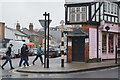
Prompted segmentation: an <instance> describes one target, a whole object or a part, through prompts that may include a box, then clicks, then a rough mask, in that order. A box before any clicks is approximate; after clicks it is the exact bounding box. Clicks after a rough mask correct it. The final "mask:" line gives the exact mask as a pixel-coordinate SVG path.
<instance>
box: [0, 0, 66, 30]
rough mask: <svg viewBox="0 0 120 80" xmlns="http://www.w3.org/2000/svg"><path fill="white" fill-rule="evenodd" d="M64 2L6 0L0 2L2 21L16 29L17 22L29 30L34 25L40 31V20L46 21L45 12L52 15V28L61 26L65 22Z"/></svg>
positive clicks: (58, 0) (62, 0)
mask: <svg viewBox="0 0 120 80" xmlns="http://www.w3.org/2000/svg"><path fill="white" fill-rule="evenodd" d="M64 3H65V2H64V0H34V1H33V0H16V1H15V0H4V1H1V2H0V21H1V22H5V24H6V26H8V27H11V28H15V25H16V23H17V22H19V23H20V25H21V27H26V28H28V26H29V23H33V25H34V29H36V28H37V29H40V28H41V25H40V23H39V21H38V20H39V19H44V16H43V14H44V13H45V12H47V13H50V19H51V20H52V22H51V24H50V26H51V27H55V26H58V25H60V21H61V20H64V16H65V15H64V13H65V12H64Z"/></svg>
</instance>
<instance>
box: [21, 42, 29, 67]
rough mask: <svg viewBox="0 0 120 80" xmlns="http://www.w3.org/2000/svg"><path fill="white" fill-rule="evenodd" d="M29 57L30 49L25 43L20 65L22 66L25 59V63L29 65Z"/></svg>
mask: <svg viewBox="0 0 120 80" xmlns="http://www.w3.org/2000/svg"><path fill="white" fill-rule="evenodd" d="M27 58H28V49H27V48H26V44H23V47H22V48H21V60H20V63H19V67H21V64H22V62H23V61H25V63H24V64H27V66H29V63H28V59H27Z"/></svg>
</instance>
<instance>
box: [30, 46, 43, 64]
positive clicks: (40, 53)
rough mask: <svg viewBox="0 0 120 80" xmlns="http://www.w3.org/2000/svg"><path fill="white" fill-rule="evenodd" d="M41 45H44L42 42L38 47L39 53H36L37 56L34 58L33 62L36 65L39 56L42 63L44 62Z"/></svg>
mask: <svg viewBox="0 0 120 80" xmlns="http://www.w3.org/2000/svg"><path fill="white" fill-rule="evenodd" d="M41 47H42V44H40V45H39V46H38V47H37V55H36V58H35V59H34V60H33V62H32V64H33V65H35V61H36V60H37V59H38V57H39V58H40V61H41V63H42V64H44V63H43V58H42V51H41Z"/></svg>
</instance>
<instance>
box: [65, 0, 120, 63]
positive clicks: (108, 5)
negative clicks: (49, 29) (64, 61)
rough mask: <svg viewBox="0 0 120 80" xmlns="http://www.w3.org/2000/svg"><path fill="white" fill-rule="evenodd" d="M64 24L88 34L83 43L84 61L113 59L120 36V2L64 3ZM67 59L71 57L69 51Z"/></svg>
mask: <svg viewBox="0 0 120 80" xmlns="http://www.w3.org/2000/svg"><path fill="white" fill-rule="evenodd" d="M69 1H70V0H69ZM65 23H66V25H76V24H78V25H81V29H83V30H84V31H86V32H87V33H88V34H89V37H88V38H87V39H86V40H87V41H86V43H85V45H86V46H85V53H84V54H86V55H85V58H84V59H85V61H87V60H90V59H95V58H97V59H115V53H116V46H117V47H118V46H119V45H118V44H119V43H118V42H119V36H120V2H118V1H115V2H110V1H107V0H106V1H101V2H90V1H88V2H76V3H72V2H66V4H65ZM72 43H73V42H72ZM71 46H72V45H71ZM68 47H69V46H68ZM68 50H69V48H68ZM72 54H74V53H72ZM68 57H71V56H69V51H68ZM70 59H71V60H70V61H72V58H70Z"/></svg>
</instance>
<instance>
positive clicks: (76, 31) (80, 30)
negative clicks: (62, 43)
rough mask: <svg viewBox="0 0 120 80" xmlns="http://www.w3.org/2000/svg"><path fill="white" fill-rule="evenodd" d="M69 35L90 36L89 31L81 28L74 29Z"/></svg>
mask: <svg viewBox="0 0 120 80" xmlns="http://www.w3.org/2000/svg"><path fill="white" fill-rule="evenodd" d="M68 36H84V37H86V36H88V33H87V32H85V31H83V30H82V29H81V28H78V29H74V30H73V31H72V32H70V33H68Z"/></svg>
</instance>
